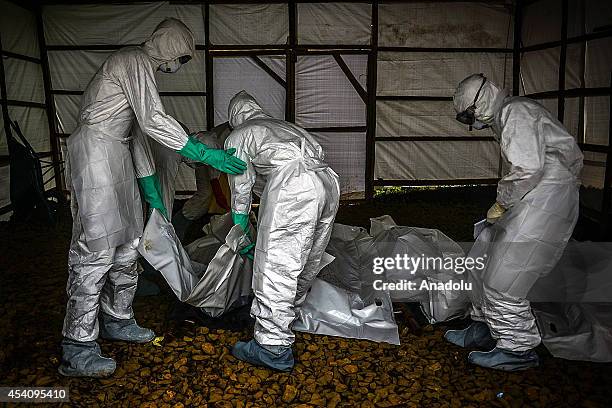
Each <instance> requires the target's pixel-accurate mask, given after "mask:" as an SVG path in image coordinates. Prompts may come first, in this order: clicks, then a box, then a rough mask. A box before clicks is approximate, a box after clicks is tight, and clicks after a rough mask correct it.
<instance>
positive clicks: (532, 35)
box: [520, 0, 612, 231]
mask: <svg viewBox="0 0 612 408" xmlns="http://www.w3.org/2000/svg"><path fill="white" fill-rule="evenodd" d="M521 10H522V12H521V18H522V27H523V29H522V30H521V45H520V54H521V59H520V60H521V66H520V72H521V75H520V79H521V82H520V94H521V95H526V96H529V97H531V98H533V99H536V100H538V101H539V102H540V103H542V104H543V105H544V106H546V107H547V108H548V109H549V110H550V111H551V112H553V113H554V114H556V115H557V117H558V119H559V120H560V121H561V122H563V123H564V124H565V126H566V127H567V129H568V130H569V132H570V133H571V134H572V135H574V136H575V137H576V138H577V141H578V143H579V145H580V147H581V148H582V150H583V152H584V156H585V160H584V170H583V172H582V183H583V187H585V188H583V190H582V192H581V211H582V214H583V215H586V216H588V217H590V218H594V219H595V220H597V221H599V222H600V224H601V226H602V229H603V230H604V231H605V229H606V228H607V225H609V222H610V209H611V206H610V201H611V186H612V156H611V153H612V150H611V149H612V143H611V140H612V131H611V129H612V128H611V123H610V116H611V112H612V111H611V103H610V101H611V100H612V92H611V91H612V2H609V1H607V2H606V1H597V0H538V1H530V2H524V4H523V5H522V7H521Z"/></svg>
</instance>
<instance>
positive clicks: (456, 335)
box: [444, 322, 496, 351]
mask: <svg viewBox="0 0 612 408" xmlns="http://www.w3.org/2000/svg"><path fill="white" fill-rule="evenodd" d="M444 338H445V339H446V340H447V341H448V342H450V343H453V344H454V345H456V346H459V347H465V348H473V349H477V350H486V351H489V350H492V349H493V348H494V347H495V343H496V342H495V339H494V338H493V337H491V331H490V330H489V326H487V324H486V323H484V322H472V324H470V325H469V326H468V327H466V328H465V329H463V330H449V331H447V332H446V333H445V334H444Z"/></svg>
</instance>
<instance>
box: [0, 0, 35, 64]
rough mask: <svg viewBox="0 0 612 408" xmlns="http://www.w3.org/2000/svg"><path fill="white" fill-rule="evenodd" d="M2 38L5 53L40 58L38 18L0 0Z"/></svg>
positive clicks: (0, 31) (0, 34) (4, 0)
mask: <svg viewBox="0 0 612 408" xmlns="http://www.w3.org/2000/svg"><path fill="white" fill-rule="evenodd" d="M0 10H1V12H0V36H2V48H3V49H4V50H5V51H10V52H14V53H17V54H22V55H27V56H30V57H36V58H38V57H39V55H40V52H39V49H38V37H37V34H36V33H37V30H36V16H35V15H34V13H32V12H30V11H28V10H26V9H25V8H23V7H19V6H17V5H16V4H13V3H12V2H10V1H6V0H0Z"/></svg>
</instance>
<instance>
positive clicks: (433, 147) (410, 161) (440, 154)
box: [374, 141, 499, 183]
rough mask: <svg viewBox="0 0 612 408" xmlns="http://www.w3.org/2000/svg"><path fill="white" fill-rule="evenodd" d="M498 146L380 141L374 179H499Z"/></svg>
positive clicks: (488, 144)
mask: <svg viewBox="0 0 612 408" xmlns="http://www.w3.org/2000/svg"><path fill="white" fill-rule="evenodd" d="M498 169H499V144H498V143H497V142H495V141H492V142H480V141H473V142H461V141H458V142H447V141H439V142H437V141H432V142H430V141H419V142H377V143H376V165H375V168H374V179H384V180H448V179H458V180H457V182H458V183H460V181H461V180H460V179H465V178H494V177H497V176H498Z"/></svg>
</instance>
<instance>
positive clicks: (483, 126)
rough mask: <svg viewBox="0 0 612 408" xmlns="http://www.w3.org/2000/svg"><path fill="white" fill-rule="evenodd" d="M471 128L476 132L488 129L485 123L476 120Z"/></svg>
mask: <svg viewBox="0 0 612 408" xmlns="http://www.w3.org/2000/svg"><path fill="white" fill-rule="evenodd" d="M472 127H473V128H474V129H476V130H482V129H486V128H488V127H489V125H487V124H486V123H483V122H481V121H479V120H478V119H475V120H474V123H473V124H472Z"/></svg>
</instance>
